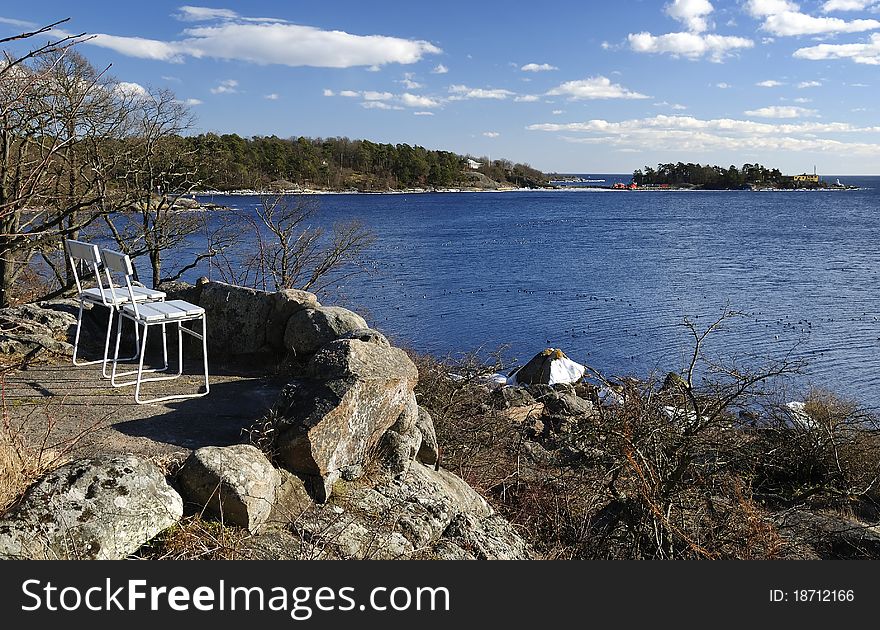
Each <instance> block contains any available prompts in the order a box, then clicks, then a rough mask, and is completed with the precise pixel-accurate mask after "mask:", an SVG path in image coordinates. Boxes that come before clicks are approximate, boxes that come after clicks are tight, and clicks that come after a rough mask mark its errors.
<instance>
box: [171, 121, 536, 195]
mask: <svg viewBox="0 0 880 630" xmlns="http://www.w3.org/2000/svg"><path fill="white" fill-rule="evenodd" d="M179 142H180V143H181V145H182V148H183V149H184V151H185V152H186V153H187V154H189V155H191V156H192V158H193V160H192V163H193V165H195V166H196V168H197V173H196V178H195V179H196V180H197V181H199V182H200V186H201V187H204V188H212V189H215V190H221V191H226V190H236V189H243V188H265V187H267V186H269V185H271V184H273V183H275V185H276V187H277V186H278V184H279V183H280V184H281V185H282V187H283V186H284V185H289V187H291V188H292V187H300V188H308V189H319V190H358V191H361V192H382V191H388V190H398V189H404V188H415V187H419V188H451V187H477V188H492V187H495V186H496V185H500V186H504V187H515V188H536V187H541V186H545V185H547V182H548V178H547V176H546V175H545V174H544V173H542V172H541V171H539V170H537V169H534V168H532V167H531V166H529V165H528V164H514V163H513V162H511V161H509V160H504V159H500V160H490V159H489V158H485V157H483V158H474V157H473V156H465V155H459V154H457V153H452V152H449V151H437V150H430V149H426V148H424V147H421V146H418V145H415V146H411V145H409V144H383V143H376V142H371V141H369V140H350V139H349V138H345V137H337V138H306V137H302V136H301V137H296V138H279V137H277V136H274V135H273V136H255V137H252V138H243V137H241V136H239V135H237V134H223V135H218V134H215V133H206V134H200V135H197V136H184V137H180V138H179Z"/></svg>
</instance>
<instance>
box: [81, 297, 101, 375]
mask: <svg viewBox="0 0 880 630" xmlns="http://www.w3.org/2000/svg"><path fill="white" fill-rule="evenodd" d="M82 320H83V301H82V298H80V299H79V313H78V314H77V316H76V334H75V335H74V338H73V364H74V365H76V366H80V365H86V364H85V363H77V362H76V353H77V351H78V350H79V334H80V331H81V330H82ZM107 334H109V332H108V333H107Z"/></svg>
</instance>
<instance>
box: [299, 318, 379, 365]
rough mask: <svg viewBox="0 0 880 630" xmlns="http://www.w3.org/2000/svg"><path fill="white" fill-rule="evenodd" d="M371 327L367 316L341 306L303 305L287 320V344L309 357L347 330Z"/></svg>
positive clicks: (303, 355) (300, 355)
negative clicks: (312, 306)
mask: <svg viewBox="0 0 880 630" xmlns="http://www.w3.org/2000/svg"><path fill="white" fill-rule="evenodd" d="M364 328H368V326H367V322H366V321H364V318H363V317H361V316H360V315H358V314H357V313H354V312H352V311H350V310H348V309H345V308H342V307H339V306H322V307H320V308H304V309H301V310H298V311H296V312H294V313H293V314H292V315H291V316H290V318H289V319H288V321H287V328H286V330H285V332H284V347H285V348H286V349H287V350H289V351H291V352H293V353H295V354H296V356H299V357H303V358H305V357H309V356H310V355H312V354H314V353H315V352H316V351H317V350H318V349H319V348H320V347H322V346H324V345H325V344H327V343H329V342H331V341H333V340H335V339H339V338H340V337H342V336H343V335H345V334H346V333H350V332H352V331H356V330H361V329H364Z"/></svg>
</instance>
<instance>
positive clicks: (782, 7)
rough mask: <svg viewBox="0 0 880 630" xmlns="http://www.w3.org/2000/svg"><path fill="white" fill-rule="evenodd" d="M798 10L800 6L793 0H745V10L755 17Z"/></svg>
mask: <svg viewBox="0 0 880 630" xmlns="http://www.w3.org/2000/svg"><path fill="white" fill-rule="evenodd" d="M798 10H800V7H798V5H796V4H795V3H794V2H789V0H748V2H746V11H748V13H749V14H750V15H751V16H752V17H756V18H762V17H767V16H768V15H779V14H780V13H785V12H786V11H789V12H794V11H798Z"/></svg>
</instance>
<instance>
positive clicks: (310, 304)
mask: <svg viewBox="0 0 880 630" xmlns="http://www.w3.org/2000/svg"><path fill="white" fill-rule="evenodd" d="M320 306H321V304H320V303H319V302H318V298H317V297H316V296H315V294H314V293H309V292H308V291H300V290H298V289H284V290H282V291H278V292H276V293H273V294H272V308H271V309H270V311H269V318H268V320H267V321H266V341H267V342H268V343H269V345H270V346H272V347H273V348H277V349H279V350H282V349H283V348H284V332H285V331H286V330H287V322H288V321H289V320H290V316H291V315H293V314H294V313H296V312H297V311H301V310H303V309H305V308H312V309H315V308H319V307H320Z"/></svg>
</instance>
